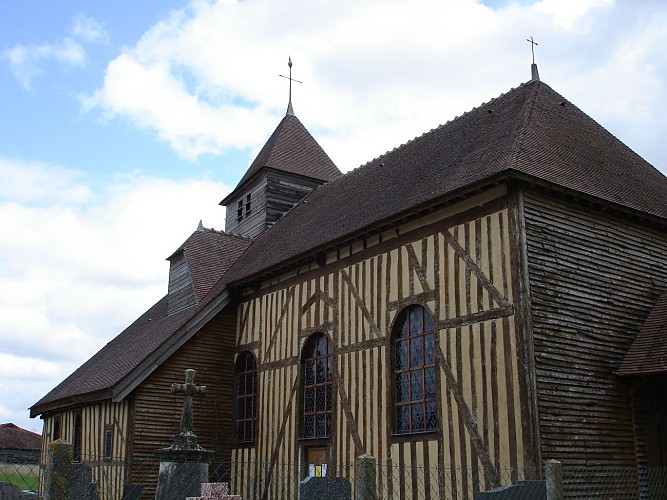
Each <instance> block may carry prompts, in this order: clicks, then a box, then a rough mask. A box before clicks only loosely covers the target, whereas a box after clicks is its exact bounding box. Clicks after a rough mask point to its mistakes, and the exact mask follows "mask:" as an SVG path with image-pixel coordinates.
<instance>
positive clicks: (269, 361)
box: [232, 203, 526, 498]
mask: <svg viewBox="0 0 667 500" xmlns="http://www.w3.org/2000/svg"><path fill="white" fill-rule="evenodd" d="M454 213H455V211H454V210H452V211H450V212H449V213H443V214H440V216H439V217H438V218H436V217H433V216H431V217H430V218H429V219H428V220H424V221H423V224H421V225H420V224H416V223H414V222H413V223H411V224H410V226H409V227H408V226H407V225H404V226H399V227H397V228H396V229H395V230H392V231H387V233H386V234H387V236H388V237H386V238H384V239H383V240H381V239H375V240H374V246H373V245H372V246H370V247H369V246H368V244H367V243H368V241H366V242H365V243H364V242H362V244H361V245H356V244H355V245H353V246H351V247H350V248H349V251H346V252H340V251H339V252H337V255H338V256H342V257H339V260H338V261H337V262H336V261H331V260H330V258H329V257H327V262H328V264H327V266H325V267H324V268H322V271H321V272H320V273H318V272H317V271H311V272H310V273H306V274H304V277H303V278H299V276H296V277H292V278H291V279H289V280H286V281H285V282H284V284H282V285H281V284H277V285H272V286H269V287H266V288H264V289H263V291H262V292H260V293H258V294H255V295H249V296H248V297H247V298H246V299H244V300H243V301H242V302H241V303H240V304H239V306H238V317H239V318H247V320H246V319H244V320H243V321H241V320H239V322H238V329H239V331H238V332H237V348H236V350H237V352H240V351H242V350H243V349H246V348H248V349H250V350H251V351H252V352H253V353H254V354H255V356H256V357H257V360H258V364H259V370H260V372H261V377H260V381H261V383H260V388H259V423H258V436H257V443H262V444H261V445H258V446H256V447H251V448H247V447H239V448H238V449H235V450H234V451H233V452H232V458H233V460H234V461H236V462H243V463H247V462H255V461H256V462H257V463H269V462H271V460H275V457H277V460H278V461H283V460H284V461H291V462H292V463H299V462H301V461H302V457H301V456H300V454H299V451H300V449H301V446H302V445H303V444H304V442H302V441H300V434H299V433H300V430H299V419H298V416H299V415H300V412H301V409H300V404H301V402H300V398H299V394H298V392H299V390H300V385H299V380H298V379H299V372H300V369H299V366H300V365H299V363H300V354H301V350H302V348H303V346H304V343H305V341H306V340H307V338H308V337H309V336H310V335H311V334H312V333H315V332H323V333H325V334H326V335H327V336H328V337H329V339H330V340H331V342H332V344H333V350H334V384H335V387H337V390H336V393H335V402H334V410H333V411H334V425H333V432H332V438H331V440H330V445H331V452H330V459H331V464H330V467H334V468H335V470H336V471H337V473H338V474H344V475H352V474H353V468H350V467H348V466H349V465H352V464H353V463H354V460H355V458H356V457H357V456H359V455H361V454H364V453H366V454H370V455H373V456H375V457H377V459H378V461H379V463H380V464H381V466H380V470H379V473H378V483H379V485H380V487H381V488H382V491H384V492H385V493H387V492H392V491H393V494H394V495H396V496H395V497H394V498H398V497H400V498H412V497H413V496H414V497H416V496H417V495H421V497H422V498H423V497H424V495H426V498H442V497H447V498H449V497H451V496H452V495H458V498H462V497H465V496H472V492H473V491H480V490H485V489H489V488H491V487H493V486H495V485H497V484H498V482H499V477H500V470H499V469H508V470H509V469H512V470H513V471H514V473H513V475H514V479H516V478H518V477H519V476H521V470H522V468H523V467H524V466H525V465H526V464H525V462H524V459H525V457H524V453H523V450H524V446H525V443H524V442H523V440H524V436H526V434H525V432H524V429H523V427H522V412H523V411H524V408H523V407H522V404H521V401H523V400H525V399H522V398H521V395H520V394H521V392H522V391H525V383H524V381H523V380H521V379H520V377H519V367H518V362H519V359H520V357H519V356H518V350H519V343H518V339H517V337H516V327H515V323H514V316H513V306H512V303H513V291H512V274H511V267H510V246H509V235H508V231H507V228H508V227H509V224H508V211H507V209H506V208H503V207H502V204H501V203H496V204H495V205H494V206H493V207H492V208H488V207H487V208H483V209H477V210H476V211H474V212H471V215H470V217H468V218H463V219H462V218H461V217H453V214H454ZM410 304H421V305H423V306H425V307H427V308H428V309H429V310H430V312H431V314H432V315H433V316H434V320H435V321H436V325H437V331H436V338H437V348H436V350H437V366H438V367H439V373H438V377H439V378H438V387H439V391H440V392H439V394H440V397H439V408H438V415H439V418H440V421H439V429H438V432H433V433H428V434H424V435H420V434H413V435H408V436H405V435H402V436H401V435H393V411H394V410H393V403H392V401H393V396H392V390H393V387H392V382H391V381H392V360H391V328H392V325H393V322H394V320H395V319H396V317H397V315H398V314H399V313H400V311H401V310H402V309H403V308H405V307H406V306H407V305H410ZM295 391H296V393H297V394H294V392H295ZM524 398H525V396H524ZM290 402H291V404H290ZM264 443H266V445H265V444H264ZM438 466H440V467H441V468H444V467H447V474H446V475H445V474H442V470H441V474H440V475H438V473H436V472H435V470H436V468H437V467H438ZM392 467H393V474H392V473H391V472H390V471H391V468H392ZM424 467H428V468H432V469H431V471H430V474H429V473H424V471H423V468H424ZM481 468H486V469H493V472H490V473H484V472H479V473H476V472H470V471H474V470H476V469H481ZM460 469H463V470H465V472H461V471H460ZM399 471H400V472H399ZM418 471H419V472H418ZM517 471H518V472H517ZM412 472H415V474H412ZM469 472H470V473H469ZM452 473H453V474H454V476H452V475H451V474H452ZM244 474H245V472H244V471H243V470H237V471H236V475H235V477H236V478H238V479H239V480H240V481H242V480H243V478H247V477H248V476H247V474H246V475H245V476H244ZM445 476H446V477H447V479H446V480H445V479H444V478H445ZM508 477H509V476H508ZM293 479H294V480H295V479H296V478H293ZM267 480H269V481H274V482H276V487H277V482H278V481H284V480H285V478H278V477H267ZM506 482H508V481H506ZM242 484H243V482H241V483H239V486H241V485H242ZM241 487H242V486H241ZM291 488H292V490H291V491H293V490H294V489H295V488H296V484H294V485H293V486H292V487H291ZM235 491H237V492H238V493H239V494H245V495H250V496H252V495H253V494H255V493H256V492H255V491H253V490H251V489H246V490H245V491H243V490H238V489H237V490H235ZM387 496H389V497H391V494H388V495H387Z"/></svg>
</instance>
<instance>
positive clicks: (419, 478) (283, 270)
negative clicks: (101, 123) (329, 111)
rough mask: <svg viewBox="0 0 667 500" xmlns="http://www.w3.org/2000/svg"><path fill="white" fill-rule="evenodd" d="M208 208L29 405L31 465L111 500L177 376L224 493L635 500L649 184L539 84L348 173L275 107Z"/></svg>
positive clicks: (649, 344) (662, 223)
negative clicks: (78, 358)
mask: <svg viewBox="0 0 667 500" xmlns="http://www.w3.org/2000/svg"><path fill="white" fill-rule="evenodd" d="M221 204H222V205H224V206H225V207H226V227H225V231H214V230H212V229H206V228H204V227H202V226H201V225H200V227H199V228H198V229H197V230H196V231H195V232H194V233H193V234H192V235H191V236H190V237H189V238H187V239H186V241H185V242H184V243H183V244H182V245H181V246H180V247H179V248H178V249H176V251H175V252H174V253H173V254H172V255H171V256H170V257H169V259H168V260H169V262H170V271H169V286H168V291H167V293H166V295H165V296H164V297H163V298H162V299H160V300H159V301H158V302H157V303H156V304H155V305H154V306H153V307H151V308H150V309H149V310H148V311H146V313H144V314H143V315H142V316H141V317H140V318H138V319H137V320H136V321H135V322H134V323H133V324H131V325H130V326H129V327H128V328H127V329H126V330H124V331H123V332H121V333H120V334H119V335H118V336H117V337H116V338H114V339H113V340H111V341H110V342H109V343H108V344H107V345H106V346H105V347H103V348H102V349H101V350H100V351H99V352H98V353H97V354H95V355H94V356H93V357H92V358H91V359H90V360H88V361H87V362H85V363H84V364H83V365H82V366H81V367H80V368H79V369H77V370H76V371H75V372H74V373H73V374H72V375H70V376H69V377H68V378H67V379H65V380H64V381H63V382H62V383H60V384H59V385H58V386H57V387H55V388H54V389H53V390H52V391H51V392H49V393H48V394H47V395H45V396H44V397H43V398H42V399H41V400H40V401H38V402H37V403H35V404H34V405H33V406H32V407H31V410H30V411H31V416H33V417H36V416H40V417H41V418H42V419H43V420H44V431H43V437H42V454H43V457H46V451H47V449H48V447H49V445H50V443H52V442H53V441H54V440H57V439H65V440H67V441H70V442H72V443H73V444H74V448H75V455H76V457H77V458H78V459H79V460H80V461H82V462H90V463H91V464H99V463H100V461H102V460H103V459H107V460H108V462H107V467H109V468H112V467H115V468H116V469H115V470H116V471H117V473H115V474H106V475H104V474H102V473H99V472H98V480H99V481H100V486H99V487H100V491H106V492H107V493H104V495H107V496H106V497H105V498H107V497H108V498H120V497H121V496H122V491H123V485H125V484H126V483H128V482H133V481H134V480H136V478H137V477H138V475H137V472H136V471H137V469H138V467H139V466H140V464H145V463H146V461H149V460H155V458H154V452H155V451H156V450H157V449H159V448H163V447H165V446H168V445H169V444H170V443H171V442H172V441H173V437H174V435H175V434H177V433H178V428H179V420H180V412H181V405H182V396H179V395H176V394H171V393H170V392H169V387H170V386H171V384H172V383H179V382H182V381H183V373H184V370H185V369H188V368H193V369H195V370H196V371H197V373H196V383H197V384H202V385H206V386H207V388H208V393H207V395H206V396H205V397H202V398H197V400H196V401H195V414H194V428H195V432H196V434H197V436H198V442H199V444H200V445H201V446H203V447H204V448H208V449H211V450H213V451H215V452H216V455H215V456H216V458H215V462H214V463H215V464H224V465H225V470H226V474H227V476H226V480H228V481H230V483H231V487H232V490H233V491H234V492H235V493H238V494H241V495H243V498H249V499H250V498H297V496H298V484H299V482H300V481H301V480H302V479H304V478H305V477H306V476H308V475H329V476H344V477H347V478H349V479H350V480H352V481H353V480H354V477H353V476H354V467H353V464H354V461H355V459H356V458H357V457H359V456H361V455H370V456H372V457H374V458H375V459H376V460H377V474H376V477H377V489H378V497H379V498H401V499H405V498H450V497H453V496H455V497H456V498H472V497H473V493H474V492H478V491H486V490H490V489H493V488H495V487H497V486H500V485H507V484H511V483H513V482H516V481H517V480H520V479H523V478H529V479H532V478H534V476H535V475H537V476H538V477H539V475H540V474H541V472H540V471H541V470H542V467H543V466H544V464H545V463H546V462H547V461H548V460H558V461H560V462H561V463H562V464H563V474H564V481H565V486H566V493H567V495H569V496H573V497H580V498H581V497H599V496H603V497H608V496H609V495H612V494H613V495H616V496H619V497H624V498H625V497H628V498H637V497H642V498H649V497H652V496H651V495H653V496H655V494H656V491H657V490H656V488H659V485H656V483H655V482H654V481H653V479H652V476H651V475H650V474H648V473H646V471H647V470H650V469H649V468H653V467H665V466H666V465H667V463H666V462H667V392H666V391H665V384H666V383H667V376H666V374H667V361H665V360H667V347H666V346H667V342H666V341H667V178H666V177H665V176H663V175H662V174H661V173H660V172H659V171H658V170H656V169H655V168H654V167H652V166H651V165H650V164H648V163H647V162H646V161H644V160H643V159H642V158H641V157H639V156H638V155H637V154H636V153H634V152H633V151H632V150H630V149H629V148H628V147H627V146H625V145H624V144H623V143H621V142H620V141H619V140H618V139H617V138H616V137H614V136H613V135H612V134H610V133H609V132H608V131H607V130H605V129H604V128H603V127H602V126H601V125H599V124H598V123H596V122H595V121H594V120H593V119H592V118H590V117H589V116H587V115H586V114H585V113H584V112H582V111H581V110H580V109H578V108H577V107H576V105H574V104H573V103H571V102H570V101H568V100H567V99H566V98H565V97H563V96H561V95H559V94H558V93H557V92H556V91H555V90H553V89H552V88H551V87H549V86H548V85H547V84H546V83H544V82H542V81H540V80H539V77H538V76H537V73H536V72H534V74H533V78H532V79H531V80H530V81H529V82H527V83H524V84H521V85H520V86H518V87H517V88H514V89H512V90H510V91H508V92H507V93H505V94H502V95H500V96H498V97H497V98H495V99H493V100H491V101H489V102H487V103H483V104H481V105H480V106H478V107H477V108H475V109H473V110H471V111H469V112H467V113H465V114H463V115H462V116H460V117H458V118H456V119H454V120H451V121H449V122H447V123H446V124H444V125H442V126H439V127H437V128H435V129H433V130H431V131H429V132H426V133H425V134H423V135H421V136H419V137H416V138H414V139H412V140H410V141H408V142H406V143H405V144H402V145H400V146H398V147H396V149H394V150H392V151H389V152H387V153H386V154H384V155H382V156H380V157H378V158H376V159H374V160H371V161H369V162H368V163H366V164H365V165H362V166H361V167H359V168H357V169H355V170H353V171H351V172H349V173H347V174H345V175H343V174H341V172H340V171H339V170H338V168H337V167H336V166H335V164H334V163H333V162H332V161H331V159H330V158H329V156H328V155H327V154H326V153H325V152H324V151H323V149H322V148H321V147H320V146H319V144H318V143H317V141H316V140H315V139H314V138H313V137H312V136H311V134H310V133H309V132H308V131H307V130H306V128H305V127H304V126H303V124H302V123H301V122H300V121H299V119H298V118H297V117H296V116H295V114H294V111H293V108H292V104H291V102H290V103H289V106H288V111H287V114H286V116H285V117H284V118H283V119H282V120H281V122H280V123H279V124H278V126H277V128H276V130H275V132H274V133H273V134H272V135H271V137H270V138H269V140H268V141H267V143H266V144H265V146H264V147H263V148H262V149H261V151H260V152H259V154H258V155H257V157H256V159H255V160H254V161H253V162H252V164H251V165H250V167H249V169H248V170H247V172H246V173H245V175H244V176H243V177H242V178H241V180H240V181H239V183H238V185H237V186H236V188H235V189H234V190H233V191H232V192H231V193H230V194H229V195H227V196H226V197H225V198H224V200H222V202H221ZM101 463H104V462H101ZM109 470H111V469H109ZM621 470H622V471H629V472H624V473H623V474H620V473H618V471H621ZM587 471H594V473H593V475H596V476H595V477H597V478H598V480H597V481H590V480H588V479H587V480H582V477H583V476H584V475H586V474H588V472H587ZM610 471H616V472H615V473H612V472H610ZM587 477H588V478H589V479H590V476H587ZM600 477H603V480H599V479H600ZM105 481H106V483H105ZM105 488H106V490H105ZM147 488H148V486H147ZM114 495H116V496H114Z"/></svg>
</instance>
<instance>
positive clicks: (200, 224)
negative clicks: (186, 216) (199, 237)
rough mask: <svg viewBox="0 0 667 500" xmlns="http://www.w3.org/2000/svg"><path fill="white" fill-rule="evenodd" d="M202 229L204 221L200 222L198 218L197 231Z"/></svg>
mask: <svg viewBox="0 0 667 500" xmlns="http://www.w3.org/2000/svg"><path fill="white" fill-rule="evenodd" d="M203 230H204V223H203V222H202V220H201V219H199V225H198V226H197V231H203Z"/></svg>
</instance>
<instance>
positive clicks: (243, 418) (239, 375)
mask: <svg viewBox="0 0 667 500" xmlns="http://www.w3.org/2000/svg"><path fill="white" fill-rule="evenodd" d="M256 419H257V364H256V363H255V356H253V355H252V353H251V352H247V351H246V352H244V353H243V354H241V355H240V356H239V359H238V360H237V361H236V440H237V441H239V442H241V443H252V442H254V441H255V421H256Z"/></svg>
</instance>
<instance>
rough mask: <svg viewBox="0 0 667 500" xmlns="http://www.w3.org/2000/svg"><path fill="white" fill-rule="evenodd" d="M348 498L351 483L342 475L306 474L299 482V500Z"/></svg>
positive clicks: (350, 492) (349, 497)
mask: <svg viewBox="0 0 667 500" xmlns="http://www.w3.org/2000/svg"><path fill="white" fill-rule="evenodd" d="M325 498H326V499H327V500H350V499H351V498H352V485H351V484H350V481H348V480H347V479H345V478H344V477H313V476H308V477H307V478H306V479H304V480H303V481H301V483H300V484H299V500H324V499H325Z"/></svg>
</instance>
